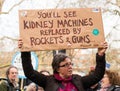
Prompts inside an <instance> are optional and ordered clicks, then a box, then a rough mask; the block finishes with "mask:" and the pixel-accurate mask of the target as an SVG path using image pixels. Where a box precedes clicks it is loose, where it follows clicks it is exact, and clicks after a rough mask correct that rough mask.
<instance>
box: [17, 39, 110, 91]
mask: <svg viewBox="0 0 120 91" xmlns="http://www.w3.org/2000/svg"><path fill="white" fill-rule="evenodd" d="M22 44H23V41H22V40H21V39H20V40H19V42H18V47H19V48H21V47H22ZM102 46H103V47H102V48H98V52H97V54H96V67H95V72H94V74H92V75H87V76H80V75H78V74H73V73H72V72H73V62H72V60H71V59H70V57H69V56H67V55H66V54H63V53H58V54H55V55H54V57H53V61H52V68H53V75H50V76H46V75H43V74H40V73H39V72H37V71H35V70H34V69H33V66H32V64H31V55H30V52H27V51H25V52H21V58H22V66H23V70H24V73H25V75H26V77H27V78H29V79H30V80H31V81H33V82H35V83H36V84H37V85H39V86H41V87H43V88H44V90H45V91H85V89H87V88H89V87H91V86H92V85H94V84H96V83H98V82H99V81H100V80H101V79H102V77H103V76H104V72H105V64H106V60H105V52H106V49H107V47H108V44H107V42H103V43H102Z"/></svg>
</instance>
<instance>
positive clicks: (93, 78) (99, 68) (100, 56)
mask: <svg viewBox="0 0 120 91" xmlns="http://www.w3.org/2000/svg"><path fill="white" fill-rule="evenodd" d="M102 45H103V47H102V48H98V52H97V54H96V67H95V72H94V74H91V75H87V76H84V77H82V82H83V84H84V85H83V86H84V88H85V89H87V88H89V87H91V86H92V85H94V84H96V83H98V82H99V81H100V80H101V79H102V78H103V76H104V73H105V65H106V60H105V52H106V49H107V48H108V45H107V42H104V43H102Z"/></svg>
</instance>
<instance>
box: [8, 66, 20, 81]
mask: <svg viewBox="0 0 120 91" xmlns="http://www.w3.org/2000/svg"><path fill="white" fill-rule="evenodd" d="M17 77H18V70H17V69H16V68H11V69H10V70H9V74H8V78H9V79H10V81H15V80H16V79H17Z"/></svg>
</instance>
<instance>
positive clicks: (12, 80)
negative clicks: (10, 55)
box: [0, 66, 21, 91]
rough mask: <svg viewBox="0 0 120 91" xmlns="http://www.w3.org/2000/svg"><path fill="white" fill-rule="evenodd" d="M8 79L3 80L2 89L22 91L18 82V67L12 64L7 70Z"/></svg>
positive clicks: (0, 90) (0, 87)
mask: <svg viewBox="0 0 120 91" xmlns="http://www.w3.org/2000/svg"><path fill="white" fill-rule="evenodd" d="M6 77H7V80H6V81H3V82H1V84H0V91H21V90H20V88H19V84H18V69H17V68H16V67H15V66H10V67H9V68H8V69H7V71H6Z"/></svg>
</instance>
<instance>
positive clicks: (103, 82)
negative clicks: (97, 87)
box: [101, 74, 110, 87]
mask: <svg viewBox="0 0 120 91" xmlns="http://www.w3.org/2000/svg"><path fill="white" fill-rule="evenodd" d="M109 85H110V81H109V77H108V75H107V74H105V75H104V77H103V78H102V80H101V86H102V87H106V86H109Z"/></svg>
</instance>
